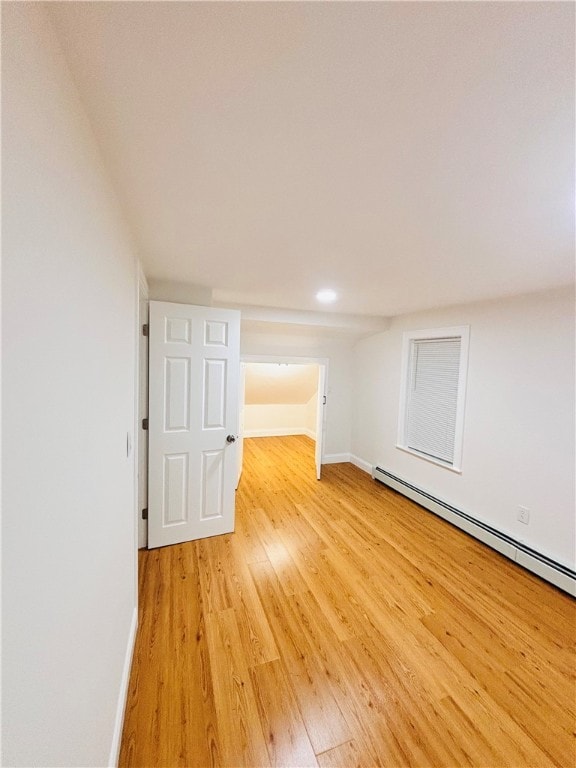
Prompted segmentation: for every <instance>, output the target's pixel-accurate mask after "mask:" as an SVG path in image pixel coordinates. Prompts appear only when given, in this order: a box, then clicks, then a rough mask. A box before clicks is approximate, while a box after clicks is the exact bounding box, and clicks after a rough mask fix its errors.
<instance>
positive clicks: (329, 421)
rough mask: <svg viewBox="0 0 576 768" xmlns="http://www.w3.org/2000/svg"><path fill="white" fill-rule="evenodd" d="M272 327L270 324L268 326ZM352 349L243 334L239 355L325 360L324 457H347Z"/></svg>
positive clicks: (341, 343)
mask: <svg viewBox="0 0 576 768" xmlns="http://www.w3.org/2000/svg"><path fill="white" fill-rule="evenodd" d="M270 325H271V327H273V324H272V323H271V324H270ZM352 349H353V345H352V342H351V341H350V340H349V339H339V338H329V337H323V336H320V335H315V334H312V333H310V334H306V335H305V334H300V335H298V334H297V333H290V334H287V333H284V332H282V333H274V332H273V331H271V332H269V333H256V332H245V331H244V330H243V331H242V333H241V335H240V352H241V354H242V355H271V356H286V357H287V358H288V357H320V358H328V371H327V377H328V380H327V394H328V402H327V410H326V431H325V437H324V456H330V455H334V454H338V455H340V454H348V453H350V431H351V404H352V381H351V365H350V360H351V357H352Z"/></svg>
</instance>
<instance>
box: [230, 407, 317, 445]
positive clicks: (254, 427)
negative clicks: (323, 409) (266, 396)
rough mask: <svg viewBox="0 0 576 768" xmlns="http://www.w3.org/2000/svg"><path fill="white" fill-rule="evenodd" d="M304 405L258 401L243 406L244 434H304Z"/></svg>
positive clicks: (255, 435)
mask: <svg viewBox="0 0 576 768" xmlns="http://www.w3.org/2000/svg"><path fill="white" fill-rule="evenodd" d="M306 430H307V427H306V405H301V404H299V403H258V404H252V405H249V404H246V405H245V407H244V436H245V437H266V436H268V435H304V434H306Z"/></svg>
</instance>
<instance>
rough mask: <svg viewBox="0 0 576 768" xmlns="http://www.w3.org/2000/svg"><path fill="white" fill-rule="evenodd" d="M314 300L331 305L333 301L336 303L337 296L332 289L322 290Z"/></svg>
mask: <svg viewBox="0 0 576 768" xmlns="http://www.w3.org/2000/svg"><path fill="white" fill-rule="evenodd" d="M316 298H317V299H318V301H321V302H322V304H331V303H332V302H333V301H336V299H337V298H338V294H337V293H336V291H333V290H332V288H323V289H322V290H321V291H318V293H317V294H316Z"/></svg>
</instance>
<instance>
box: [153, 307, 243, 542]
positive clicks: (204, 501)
mask: <svg viewBox="0 0 576 768" xmlns="http://www.w3.org/2000/svg"><path fill="white" fill-rule="evenodd" d="M149 345H150V346H149V355H150V380H149V392H150V403H149V486H148V546H149V547H150V548H153V547H160V546H165V545H167V544H176V543H179V542H183V541H190V540H192V539H201V538H205V537H207V536H216V535H219V534H223V533H230V532H231V531H233V530H234V503H235V498H234V496H235V488H236V480H237V443H236V442H235V440H236V437H237V434H238V379H239V367H240V313H239V312H238V311H236V310H228V309H217V308H211V307H198V306H191V305H187V304H172V303H167V302H159V301H151V302H150V336H149ZM229 441H230V442H229Z"/></svg>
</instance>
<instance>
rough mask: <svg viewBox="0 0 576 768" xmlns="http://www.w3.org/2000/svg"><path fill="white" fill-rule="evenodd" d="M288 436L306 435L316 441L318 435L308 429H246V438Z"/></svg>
mask: <svg viewBox="0 0 576 768" xmlns="http://www.w3.org/2000/svg"><path fill="white" fill-rule="evenodd" d="M288 435H306V436H307V437H311V438H312V440H316V435H315V434H314V432H312V431H311V430H309V429H306V427H300V428H291V427H279V428H274V429H245V430H244V437H287V436H288Z"/></svg>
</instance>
